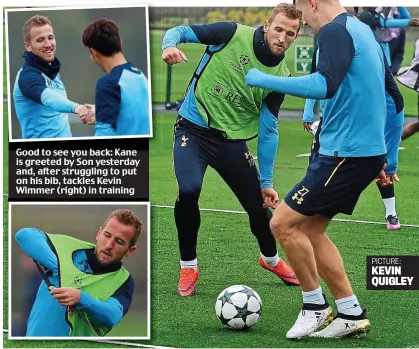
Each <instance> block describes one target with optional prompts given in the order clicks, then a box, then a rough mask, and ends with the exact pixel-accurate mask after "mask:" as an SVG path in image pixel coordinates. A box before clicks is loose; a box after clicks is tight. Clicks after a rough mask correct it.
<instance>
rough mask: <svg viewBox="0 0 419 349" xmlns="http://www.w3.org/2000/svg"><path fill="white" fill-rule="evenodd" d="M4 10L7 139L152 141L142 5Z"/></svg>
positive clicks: (145, 17)
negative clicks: (119, 138)
mask: <svg viewBox="0 0 419 349" xmlns="http://www.w3.org/2000/svg"><path fill="white" fill-rule="evenodd" d="M5 11H6V15H5V27H6V59H7V93H8V106H9V107H8V115H9V139H10V141H18V140H19V141H20V140H38V139H43V140H45V139H49V140H51V139H76V138H79V139H80V138H84V139H86V138H93V137H102V138H103V137H114V136H118V137H124V136H126V137H144V138H145V137H151V136H152V120H151V118H152V116H151V83H150V63H149V52H150V45H149V35H148V30H149V29H148V7H147V6H145V5H144V6H135V7H134V6H132V7H101V8H91V7H89V8H68V7H60V8H24V9H22V8H19V9H7V10H5Z"/></svg>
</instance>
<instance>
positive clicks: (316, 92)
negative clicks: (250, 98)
mask: <svg viewBox="0 0 419 349" xmlns="http://www.w3.org/2000/svg"><path fill="white" fill-rule="evenodd" d="M246 84H248V85H250V86H256V87H261V88H265V89H268V90H272V91H276V92H280V93H283V94H288V95H292V96H296V97H300V98H310V99H324V98H325V97H326V94H327V93H328V90H327V84H326V79H325V78H324V77H323V75H322V74H320V73H318V72H316V73H314V74H309V75H306V76H300V77H295V78H294V77H279V76H273V75H270V74H265V73H263V72H261V71H259V70H257V69H251V70H250V71H249V72H248V73H247V75H246ZM333 92H335V91H332V92H331V94H332V95H333V94H334V93H333Z"/></svg>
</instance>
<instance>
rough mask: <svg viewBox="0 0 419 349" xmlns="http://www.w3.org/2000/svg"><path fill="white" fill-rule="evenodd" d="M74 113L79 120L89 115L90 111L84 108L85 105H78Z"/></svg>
mask: <svg viewBox="0 0 419 349" xmlns="http://www.w3.org/2000/svg"><path fill="white" fill-rule="evenodd" d="M74 112H75V113H76V114H77V116H78V117H79V118H80V120H81V119H82V118H86V117H88V116H89V115H90V114H91V111H90V109H89V108H88V107H86V106H85V105H78V106H77V107H76V109H75V110H74Z"/></svg>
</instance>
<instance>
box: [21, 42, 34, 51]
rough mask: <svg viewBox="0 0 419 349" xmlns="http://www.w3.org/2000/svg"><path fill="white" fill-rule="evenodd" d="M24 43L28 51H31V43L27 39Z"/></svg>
mask: <svg viewBox="0 0 419 349" xmlns="http://www.w3.org/2000/svg"><path fill="white" fill-rule="evenodd" d="M23 45H25V49H26V51H29V52H30V51H32V47H31V44H30V43H29V42H27V41H25V42H24V43H23Z"/></svg>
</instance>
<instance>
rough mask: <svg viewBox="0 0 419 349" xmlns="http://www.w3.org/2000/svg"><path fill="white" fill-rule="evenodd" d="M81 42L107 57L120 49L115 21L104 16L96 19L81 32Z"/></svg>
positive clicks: (119, 39)
mask: <svg viewBox="0 0 419 349" xmlns="http://www.w3.org/2000/svg"><path fill="white" fill-rule="evenodd" d="M83 44H84V46H86V47H88V48H89V49H90V48H94V49H95V50H96V51H98V52H99V53H101V54H102V55H104V56H108V57H109V56H112V55H113V54H115V53H118V52H121V51H122V44H121V38H120V37H119V29H118V26H117V24H116V23H115V21H113V20H111V19H106V18H101V19H98V20H96V21H94V22H92V23H90V24H89V25H88V26H87V28H86V29H85V30H84V32H83Z"/></svg>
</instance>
